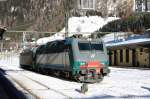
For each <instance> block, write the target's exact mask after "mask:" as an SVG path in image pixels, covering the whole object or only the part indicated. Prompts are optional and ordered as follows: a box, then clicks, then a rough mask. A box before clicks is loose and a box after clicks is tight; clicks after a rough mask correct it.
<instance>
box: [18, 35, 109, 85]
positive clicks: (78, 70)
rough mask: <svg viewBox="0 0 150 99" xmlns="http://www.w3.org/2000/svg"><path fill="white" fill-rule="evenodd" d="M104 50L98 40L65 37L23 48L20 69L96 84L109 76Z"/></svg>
mask: <svg viewBox="0 0 150 99" xmlns="http://www.w3.org/2000/svg"><path fill="white" fill-rule="evenodd" d="M108 64H109V60H108V57H107V51H106V47H105V45H104V44H103V42H102V41H101V40H90V41H89V40H83V39H77V38H67V39H65V40H57V41H52V42H48V43H46V44H43V45H40V46H38V47H34V48H32V49H25V50H24V51H23V52H22V53H20V66H21V67H22V68H31V69H33V70H36V71H42V72H51V73H56V74H63V75H66V76H67V77H73V78H74V79H76V80H78V81H81V82H99V81H101V80H102V79H103V77H104V76H105V75H107V74H108V73H109V69H108Z"/></svg>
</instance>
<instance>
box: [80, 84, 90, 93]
mask: <svg viewBox="0 0 150 99" xmlns="http://www.w3.org/2000/svg"><path fill="white" fill-rule="evenodd" d="M87 91H88V85H87V83H83V84H82V86H81V93H83V94H85V93H86V92H87Z"/></svg>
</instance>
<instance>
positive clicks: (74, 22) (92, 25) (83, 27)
mask: <svg viewBox="0 0 150 99" xmlns="http://www.w3.org/2000/svg"><path fill="white" fill-rule="evenodd" d="M117 19H119V18H118V17H108V18H102V17H100V16H90V17H87V16H85V17H71V18H69V22H68V32H69V36H72V35H73V34H78V33H82V34H84V36H88V35H90V34H91V33H93V32H95V31H97V30H98V29H100V28H101V27H103V26H104V25H106V24H107V23H108V22H110V21H113V20H117ZM64 33H65V28H64V29H62V31H60V32H59V33H56V34H54V35H53V36H51V37H45V38H40V39H38V40H37V44H38V45H41V44H45V43H47V42H49V41H54V40H62V39H64V38H65V35H64Z"/></svg>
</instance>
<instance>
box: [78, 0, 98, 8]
mask: <svg viewBox="0 0 150 99" xmlns="http://www.w3.org/2000/svg"><path fill="white" fill-rule="evenodd" d="M95 4H96V0H78V7H79V9H95Z"/></svg>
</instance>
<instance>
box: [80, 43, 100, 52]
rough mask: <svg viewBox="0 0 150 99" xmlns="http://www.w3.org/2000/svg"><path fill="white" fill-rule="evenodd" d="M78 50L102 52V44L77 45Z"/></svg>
mask: <svg viewBox="0 0 150 99" xmlns="http://www.w3.org/2000/svg"><path fill="white" fill-rule="evenodd" d="M78 46H79V50H81V51H88V50H97V51H103V44H96V43H78Z"/></svg>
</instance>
